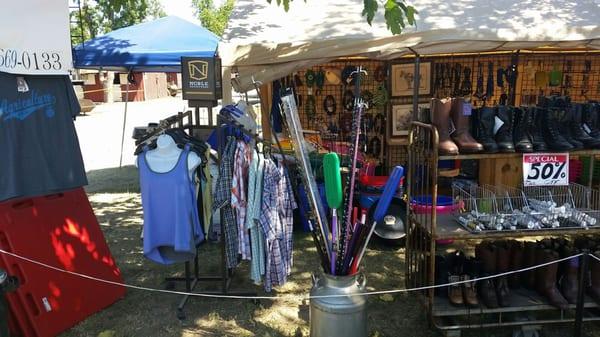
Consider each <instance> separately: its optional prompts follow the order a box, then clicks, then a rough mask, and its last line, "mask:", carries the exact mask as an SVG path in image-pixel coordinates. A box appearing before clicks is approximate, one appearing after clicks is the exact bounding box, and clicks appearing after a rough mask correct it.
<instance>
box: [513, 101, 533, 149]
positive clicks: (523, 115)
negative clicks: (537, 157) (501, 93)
mask: <svg viewBox="0 0 600 337" xmlns="http://www.w3.org/2000/svg"><path fill="white" fill-rule="evenodd" d="M513 113H514V122H515V125H514V131H513V141H514V143H515V150H517V152H533V144H531V140H530V139H529V134H528V133H527V130H528V129H529V125H530V124H531V123H532V122H531V120H532V117H533V116H532V115H531V112H530V111H529V110H528V109H527V108H515V110H514V112H513Z"/></svg>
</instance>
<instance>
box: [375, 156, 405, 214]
mask: <svg viewBox="0 0 600 337" xmlns="http://www.w3.org/2000/svg"><path fill="white" fill-rule="evenodd" d="M403 175H404V168H403V167H402V166H396V167H394V170H393V171H392V174H391V175H390V177H389V178H388V181H387V182H386V183H385V187H384V188H383V194H382V195H381V198H380V199H379V202H378V203H377V207H376V208H375V212H374V213H373V219H374V221H376V222H379V221H381V220H383V217H384V216H385V213H387V210H388V207H389V206H390V203H391V202H392V198H393V197H394V194H396V188H398V184H399V183H400V180H401V179H402V176H403Z"/></svg>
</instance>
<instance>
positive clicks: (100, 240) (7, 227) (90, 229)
mask: <svg viewBox="0 0 600 337" xmlns="http://www.w3.org/2000/svg"><path fill="white" fill-rule="evenodd" d="M0 214H1V215H2V216H0V247H2V249H4V250H6V251H10V252H13V253H15V254H18V255H21V256H25V257H27V258H30V259H32V260H36V261H40V262H43V263H45V264H48V265H51V266H54V267H57V268H61V269H65V270H69V271H73V272H77V273H81V274H85V275H90V276H93V277H97V278H101V279H106V280H110V281H114V282H118V283H122V282H123V281H122V279H121V273H120V271H119V268H118V267H117V266H116V264H115V261H114V259H113V258H112V255H111V253H110V251H109V249H108V246H107V244H106V241H105V240H104V235H103V234H102V231H101V230H100V226H99V225H98V221H97V220H96V217H95V215H94V212H93V210H92V208H91V206H90V203H89V201H88V199H87V195H86V194H85V191H84V190H83V189H82V188H79V189H76V190H72V191H68V192H63V193H59V194H53V195H48V196H43V197H35V198H28V199H22V200H13V201H9V202H4V203H0ZM0 265H1V266H2V267H3V268H6V269H7V270H8V273H9V274H11V275H15V276H17V277H18V278H19V280H20V282H21V286H20V287H19V289H18V290H17V291H16V292H15V293H13V294H10V295H9V297H8V299H9V304H10V309H11V315H12V317H13V321H12V326H13V328H16V327H15V326H18V328H17V329H15V331H14V332H15V333H17V334H18V335H21V336H25V337H30V336H31V337H34V336H35V337H45V336H56V335H57V334H59V333H60V332H62V331H64V330H66V329H68V328H70V327H72V326H73V325H75V324H76V323H78V322H80V321H82V320H83V319H85V318H86V317H88V316H89V315H91V314H93V313H95V312H97V311H99V310H101V309H103V308H105V307H107V306H109V305H110V304H112V303H114V302H115V301H117V300H118V299H120V298H122V297H123V296H124V295H125V288H124V287H123V286H118V285H109V284H105V283H100V282H97V281H93V280H90V279H86V278H82V277H79V276H75V275H70V274H66V273H62V272H60V271H56V270H52V269H48V268H46V267H42V266H39V265H36V264H33V263H30V262H27V261H23V260H21V259H18V258H15V257H12V256H8V255H6V254H0Z"/></svg>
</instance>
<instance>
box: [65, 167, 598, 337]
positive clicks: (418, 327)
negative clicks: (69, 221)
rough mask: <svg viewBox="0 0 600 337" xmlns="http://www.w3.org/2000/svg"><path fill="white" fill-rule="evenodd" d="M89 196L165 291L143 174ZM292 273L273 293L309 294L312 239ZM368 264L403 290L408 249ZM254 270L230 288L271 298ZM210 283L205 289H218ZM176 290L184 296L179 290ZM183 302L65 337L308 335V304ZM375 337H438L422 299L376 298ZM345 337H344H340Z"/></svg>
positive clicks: (107, 178) (124, 309) (371, 257)
mask: <svg viewBox="0 0 600 337" xmlns="http://www.w3.org/2000/svg"><path fill="white" fill-rule="evenodd" d="M88 176H89V179H90V186H89V187H88V193H89V196H90V200H91V203H92V206H93V207H94V210H95V212H96V216H97V217H98V221H99V223H100V225H101V227H102V230H103V232H104V235H105V237H106V240H107V242H108V244H109V246H110V248H111V251H112V253H113V255H114V257H115V259H116V261H117V263H118V265H119V267H120V268H121V271H122V274H123V278H124V280H125V282H126V283H128V284H133V285H139V286H145V287H150V288H158V289H164V287H165V285H166V284H165V282H164V278H165V277H167V276H174V275H182V269H183V268H182V267H183V266H181V265H175V266H162V265H158V264H154V263H152V262H150V261H148V260H146V259H145V258H144V256H143V254H142V243H141V240H140V232H141V225H142V208H141V204H140V196H139V193H138V190H139V187H138V186H137V184H136V181H137V173H136V170H135V168H133V167H125V168H123V169H106V170H100V171H93V172H90V174H89V175H88ZM294 244H295V250H294V268H293V272H292V275H291V277H290V280H289V282H288V283H287V284H286V285H285V286H283V287H280V288H278V289H277V291H275V292H273V294H272V295H278V294H282V295H285V294H307V293H308V292H309V290H310V287H311V274H312V273H313V272H317V271H318V269H319V268H318V258H317V254H316V251H315V248H314V247H313V245H312V239H311V237H310V235H307V234H305V233H300V232H298V233H295V241H294ZM372 248H373V249H370V250H369V251H368V253H367V255H366V257H365V264H364V265H365V267H366V275H367V280H368V281H367V282H368V283H367V284H368V289H369V290H383V289H398V288H403V287H404V250H403V249H398V248H392V247H386V246H383V245H378V244H377V243H375V244H374V245H373V246H372ZM219 249H220V248H219V246H218V245H217V244H206V245H204V246H202V248H201V250H200V264H201V273H202V274H217V273H218V271H219V269H218V263H219ZM248 275H249V271H248V264H247V263H243V264H242V265H241V267H240V268H239V269H238V270H237V271H236V274H235V276H234V279H233V283H232V289H233V290H235V289H243V290H253V291H256V292H257V293H258V294H259V295H265V294H264V292H263V291H262V289H261V287H260V286H254V285H253V284H252V283H251V282H250V281H249V277H248ZM217 287H218V284H214V283H213V284H205V285H203V286H201V287H199V289H207V290H208V289H217ZM178 290H183V289H182V287H179V288H178ZM179 300H180V296H177V295H169V294H160V293H155V292H147V291H140V290H128V292H127V295H126V297H125V298H123V299H122V300H120V301H118V302H116V303H115V304H114V305H112V306H110V307H109V308H106V309H105V310H103V311H101V312H99V313H97V314H95V315H93V316H91V317H89V318H88V319H86V320H85V321H83V322H81V323H80V324H78V325H77V326H75V327H73V328H72V329H71V330H69V331H67V332H65V333H64V334H63V335H62V336H63V337H67V336H73V337H75V336H86V337H87V336H98V337H165V336H181V337H191V336H261V337H276V336H294V337H296V336H309V322H308V303H302V302H294V301H292V302H289V301H281V300H277V301H271V300H261V301H260V302H259V303H253V302H252V301H250V300H231V299H226V300H223V299H206V298H193V299H191V300H190V301H189V302H188V305H187V307H186V316H187V317H186V319H185V320H183V321H180V320H178V319H177V317H176V310H175V308H176V306H177V304H178V302H179ZM368 325H369V330H370V336H379V337H384V336H385V337H398V336H413V337H425V336H439V334H438V333H437V332H435V331H434V330H432V329H431V328H430V327H429V324H428V321H427V314H426V312H425V311H424V309H423V307H422V306H421V305H420V302H419V300H418V299H417V297H416V295H408V294H394V295H392V296H373V297H370V298H369V300H368ZM586 329H587V332H588V335H590V336H591V335H596V336H600V334H599V333H598V332H596V330H598V329H597V327H596V326H595V325H586ZM510 333H511V331H507V330H493V329H475V330H474V331H472V332H470V333H465V334H463V336H464V335H466V336H488V337H489V336H510ZM544 336H547V337H554V336H556V337H558V336H572V333H571V329H570V328H569V327H565V328H552V329H548V330H545V332H544ZM340 337H344V336H340Z"/></svg>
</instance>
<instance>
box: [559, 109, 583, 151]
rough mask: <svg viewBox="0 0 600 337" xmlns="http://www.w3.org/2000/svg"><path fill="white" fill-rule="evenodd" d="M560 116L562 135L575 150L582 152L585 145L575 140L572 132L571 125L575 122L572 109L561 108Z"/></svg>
mask: <svg viewBox="0 0 600 337" xmlns="http://www.w3.org/2000/svg"><path fill="white" fill-rule="evenodd" d="M558 116H559V120H560V123H559V124H558V125H559V129H560V134H561V135H563V137H564V138H565V140H566V141H567V142H569V144H571V145H572V146H573V150H581V149H583V143H582V142H580V141H578V140H577V139H575V137H574V136H573V133H572V132H571V123H572V120H573V114H572V112H571V109H569V108H561V109H559V110H558Z"/></svg>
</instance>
